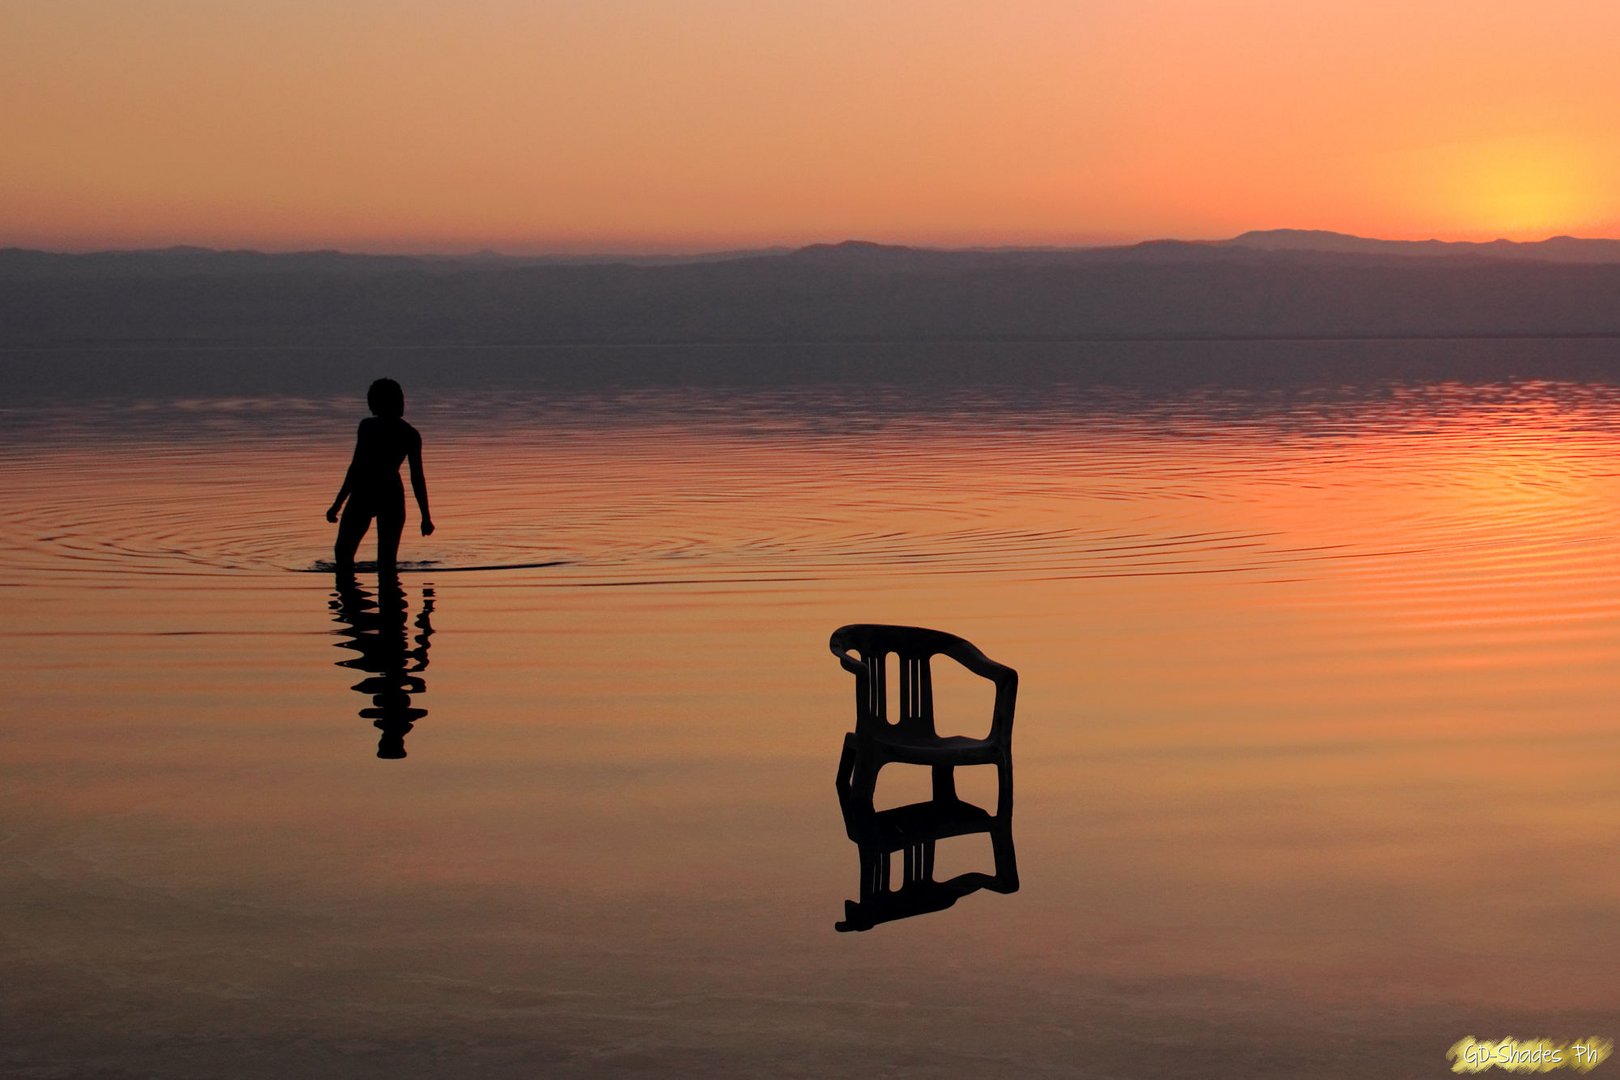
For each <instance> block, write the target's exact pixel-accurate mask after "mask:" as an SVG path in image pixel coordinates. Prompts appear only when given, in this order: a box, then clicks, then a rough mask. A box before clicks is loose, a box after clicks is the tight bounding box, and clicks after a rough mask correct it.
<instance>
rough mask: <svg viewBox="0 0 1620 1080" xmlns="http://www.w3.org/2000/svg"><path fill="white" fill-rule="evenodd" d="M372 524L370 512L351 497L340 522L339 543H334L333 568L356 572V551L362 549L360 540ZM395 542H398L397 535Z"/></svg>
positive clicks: (343, 571) (345, 572)
mask: <svg viewBox="0 0 1620 1080" xmlns="http://www.w3.org/2000/svg"><path fill="white" fill-rule="evenodd" d="M370 525H371V514H370V512H369V511H367V510H366V509H364V508H362V507H361V506H360V505H359V503H358V500H356V499H352V498H351V499H350V500H349V505H347V506H345V507H344V508H343V518H342V520H340V521H339V522H338V532H337V543H335V544H334V545H332V562H333V564H334V566H333V568H334V569H335V570H336V571H337V572H338V573H340V574H353V573H354V553H355V552H356V551H358V550H360V541H361V539H362V538H363V537H364V536H365V535H366V529H367V527H369V526H370ZM395 543H396V544H397V543H398V539H397V537H396V540H395Z"/></svg>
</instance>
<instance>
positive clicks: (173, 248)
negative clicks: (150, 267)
mask: <svg viewBox="0 0 1620 1080" xmlns="http://www.w3.org/2000/svg"><path fill="white" fill-rule="evenodd" d="M1275 234H1288V235H1295V236H1318V237H1333V238H1339V239H1348V240H1356V241H1362V242H1368V243H1384V244H1446V245H1452V244H1455V245H1458V246H1468V247H1489V246H1494V245H1511V246H1515V247H1517V246H1535V245H1537V244H1544V243H1548V242H1550V241H1556V240H1576V241H1592V242H1600V243H1601V242H1611V243H1612V242H1620V237H1617V236H1583V235H1576V234H1572V233H1551V234H1549V235H1547V236H1543V237H1540V238H1539V239H1534V240H1514V239H1510V238H1508V237H1502V236H1498V237H1494V238H1492V239H1489V240H1446V239H1442V238H1440V237H1438V236H1424V237H1385V236H1364V235H1361V234H1359V233H1348V232H1342V231H1339V230H1336V229H1313V228H1299V227H1292V226H1279V227H1272V228H1254V229H1245V230H1244V231H1242V232H1239V233H1236V234H1233V235H1231V236H1222V237H1197V238H1189V237H1180V236H1149V237H1143V238H1141V239H1137V240H1113V241H1100V242H1096V243H1022V244H1021V243H976V244H929V243H905V242H897V241H887V240H871V239H867V238H866V237H862V236H847V237H844V238H843V239H840V240H819V241H809V242H806V243H793V242H789V241H778V242H761V243H759V244H757V245H740V246H728V245H717V246H714V247H680V248H659V247H656V246H655V247H649V248H623V249H613V248H583V249H582V248H558V249H537V250H532V251H521V250H519V251H514V250H500V249H497V248H491V247H488V246H481V247H476V248H444V249H437V250H434V249H431V248H422V249H400V248H393V247H391V246H389V247H384V248H381V249H368V248H364V247H354V248H347V247H332V246H320V247H241V246H236V245H229V246H219V247H216V246H212V245H210V244H198V243H191V242H186V241H177V242H175V243H168V244H153V245H150V246H142V247H122V246H121V247H36V246H32V245H29V244H23V243H10V242H4V241H0V252H30V253H36V254H44V255H70V256H72V255H152V254H170V253H177V252H199V253H203V252H206V253H211V254H221V255H345V256H357V257H364V258H402V259H434V258H438V259H477V258H486V259H603V260H607V259H672V260H673V259H701V258H715V257H720V256H739V257H742V256H749V255H763V254H774V253H790V252H796V251H805V250H809V249H812V248H832V247H844V246H870V247H880V248H894V249H901V250H911V251H929V252H941V253H952V252H960V253H975V252H978V253H997V252H1006V253H1017V252H1071V251H1074V252H1078V251H1106V250H1123V249H1127V248H1135V247H1142V246H1144V245H1148V244H1188V245H1205V244H1208V245H1216V244H1228V243H1232V242H1233V241H1237V240H1241V239H1243V238H1245V237H1262V236H1267V235H1275Z"/></svg>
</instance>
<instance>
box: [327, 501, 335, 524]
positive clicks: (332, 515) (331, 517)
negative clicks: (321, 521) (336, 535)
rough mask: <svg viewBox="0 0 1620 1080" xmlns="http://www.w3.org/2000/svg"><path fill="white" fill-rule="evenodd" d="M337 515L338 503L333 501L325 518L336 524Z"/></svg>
mask: <svg viewBox="0 0 1620 1080" xmlns="http://www.w3.org/2000/svg"><path fill="white" fill-rule="evenodd" d="M337 516H338V504H337V503H333V504H332V508H331V509H330V510H328V511H327V512H326V520H327V521H330V522H331V523H332V524H334V525H336V524H337Z"/></svg>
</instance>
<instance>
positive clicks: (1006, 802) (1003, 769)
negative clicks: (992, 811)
mask: <svg viewBox="0 0 1620 1080" xmlns="http://www.w3.org/2000/svg"><path fill="white" fill-rule="evenodd" d="M996 781H997V782H996V817H998V818H1003V819H1005V818H1007V817H1009V816H1011V814H1012V807H1013V778H1012V762H1011V761H1008V760H1007V759H1006V758H1003V759H1001V760H1000V761H998V762H996Z"/></svg>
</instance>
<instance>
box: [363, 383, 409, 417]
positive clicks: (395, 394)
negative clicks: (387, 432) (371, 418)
mask: <svg viewBox="0 0 1620 1080" xmlns="http://www.w3.org/2000/svg"><path fill="white" fill-rule="evenodd" d="M366 404H367V405H369V406H371V411H372V413H373V414H374V415H376V416H391V417H395V418H398V417H401V416H404V415H405V391H403V390H401V389H400V388H399V383H397V382H395V381H394V380H393V379H378V380H377V381H376V382H374V383H372V384H371V389H370V390H367V391H366Z"/></svg>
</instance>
